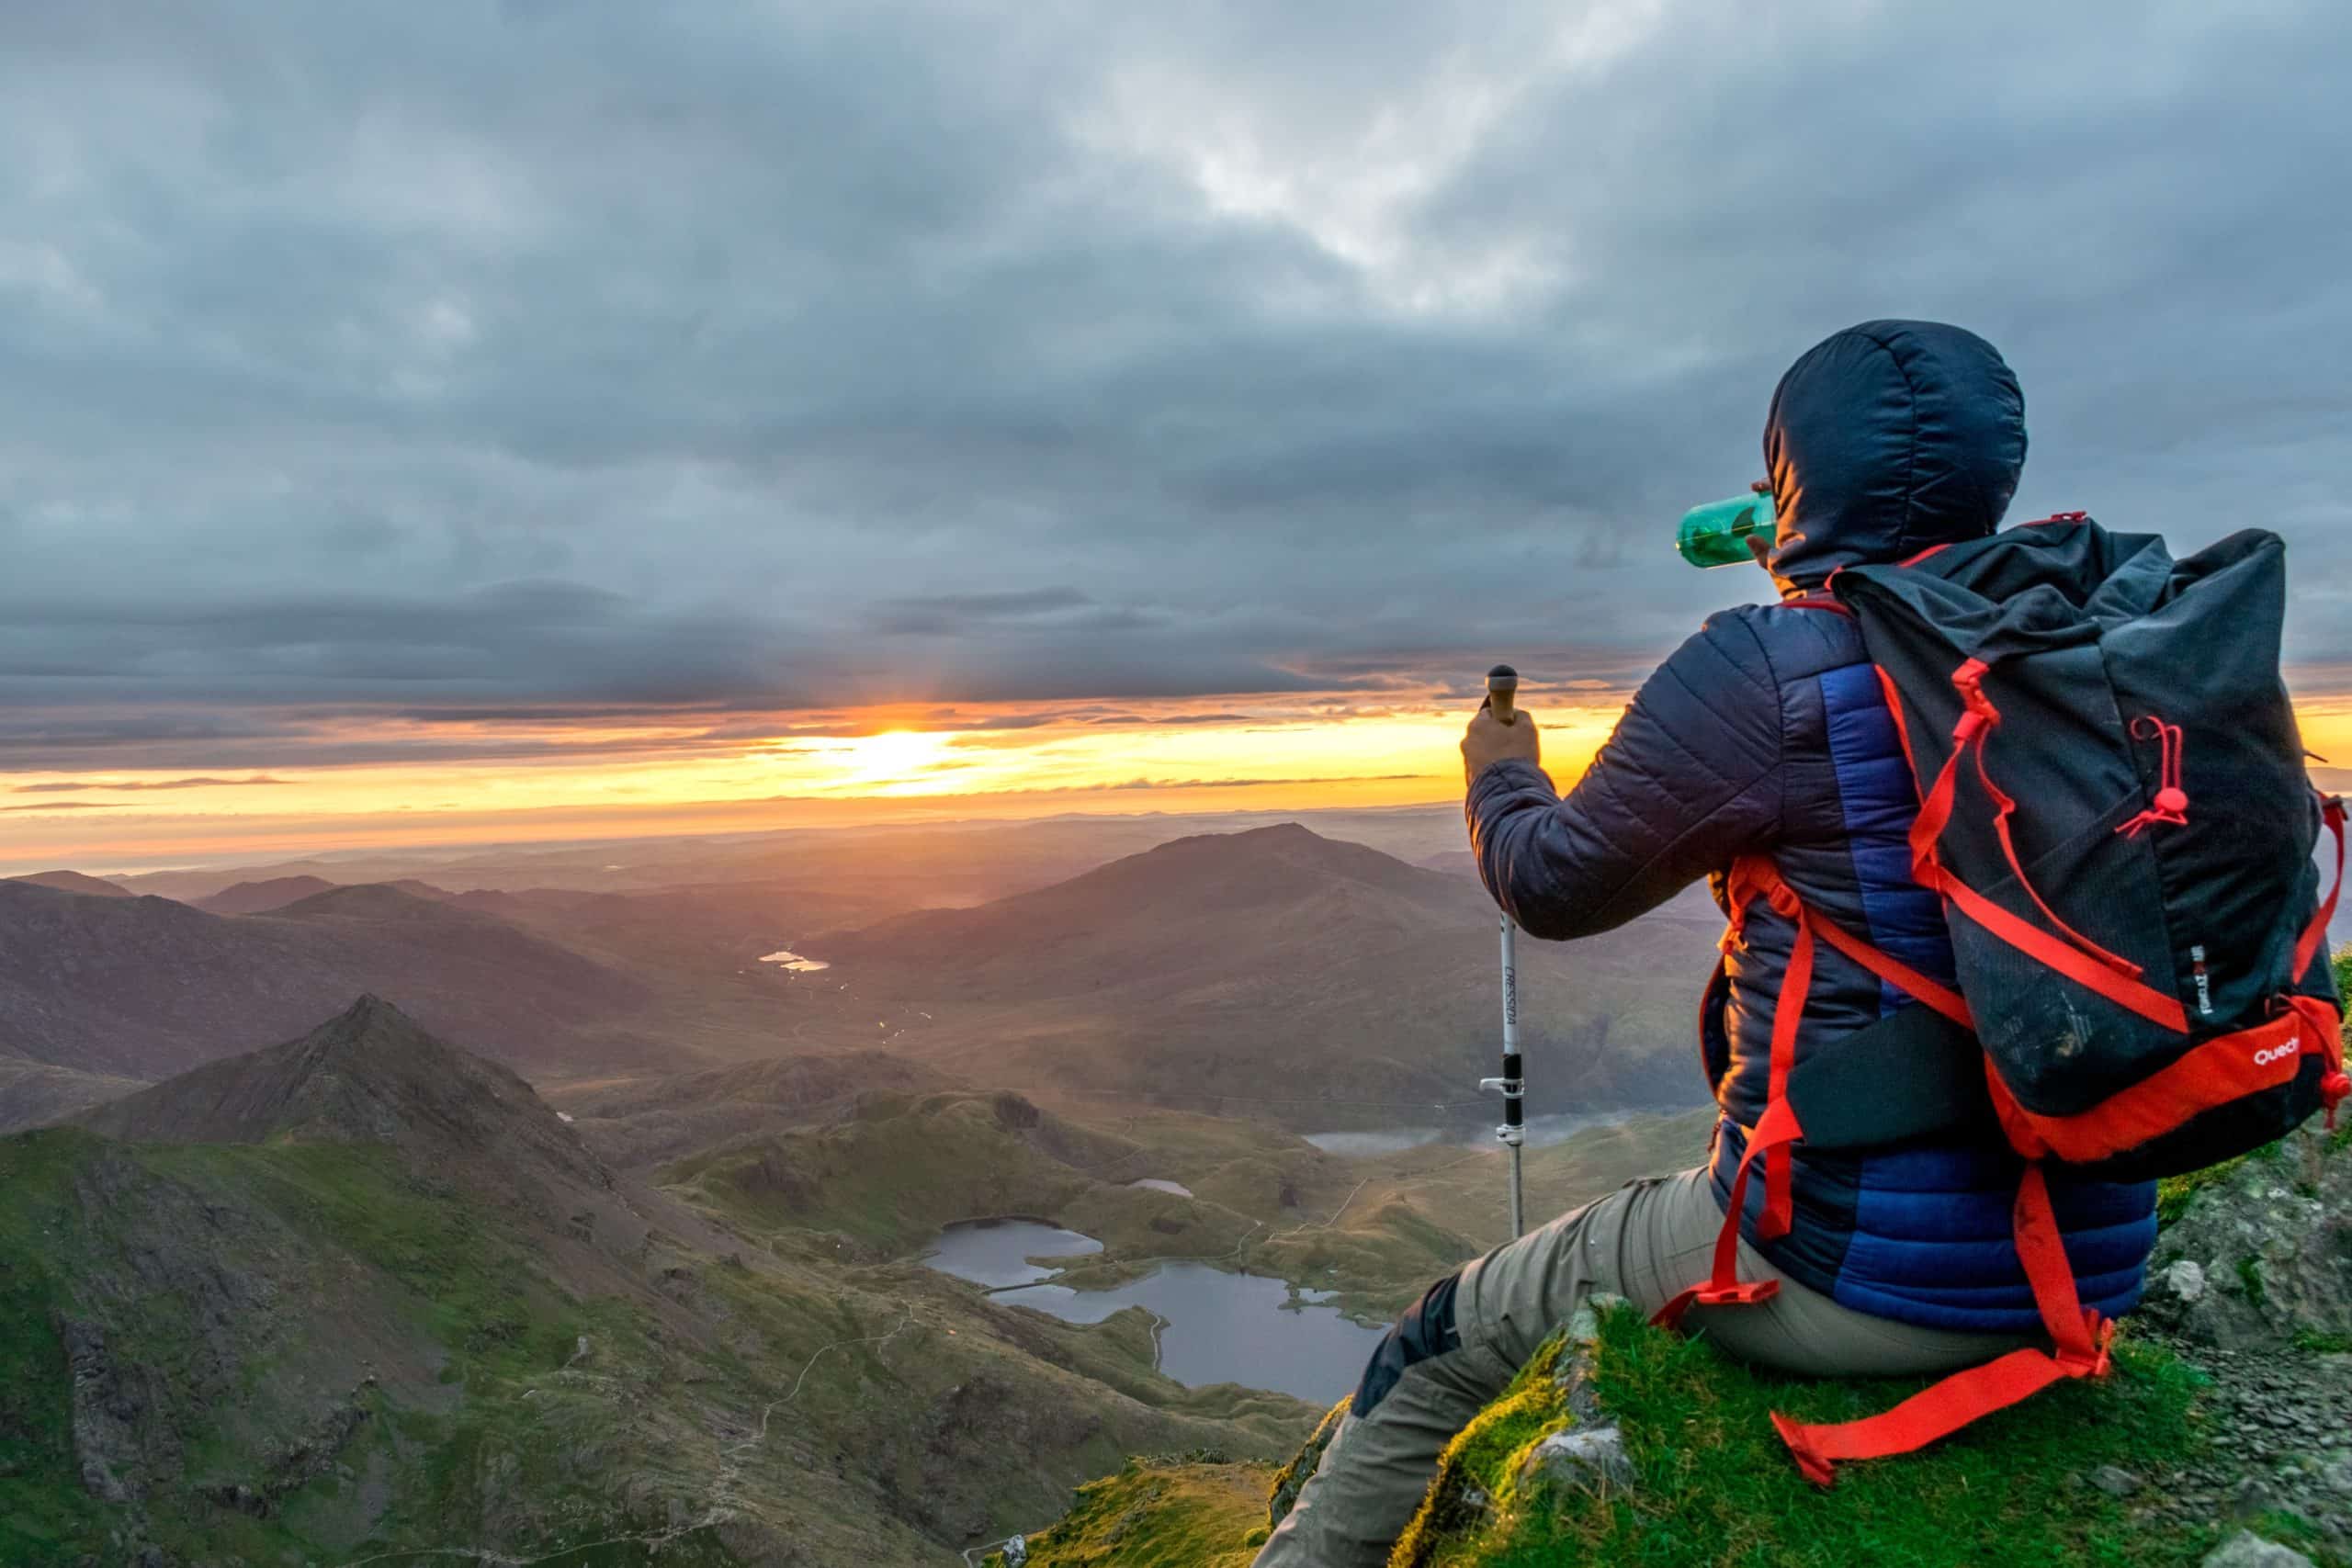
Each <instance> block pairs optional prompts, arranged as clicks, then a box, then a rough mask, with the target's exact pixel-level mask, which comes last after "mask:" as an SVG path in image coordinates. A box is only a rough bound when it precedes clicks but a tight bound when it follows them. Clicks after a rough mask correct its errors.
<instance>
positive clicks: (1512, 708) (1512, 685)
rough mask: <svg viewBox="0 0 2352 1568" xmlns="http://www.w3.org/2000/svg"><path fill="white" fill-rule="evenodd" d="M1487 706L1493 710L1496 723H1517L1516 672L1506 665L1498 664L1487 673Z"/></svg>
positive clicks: (1517, 696)
mask: <svg viewBox="0 0 2352 1568" xmlns="http://www.w3.org/2000/svg"><path fill="white" fill-rule="evenodd" d="M1487 707H1488V708H1490V709H1492V710H1493V712H1494V716H1495V719H1496V722H1498V723H1500V724H1515V723H1517V722H1518V721H1519V671H1516V670H1514V669H1512V668H1511V667H1510V665H1508V664H1498V665H1496V666H1495V667H1494V668H1493V669H1492V670H1489V671H1487Z"/></svg>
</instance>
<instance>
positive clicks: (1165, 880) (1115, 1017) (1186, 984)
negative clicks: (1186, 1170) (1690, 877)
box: [800, 824, 1720, 1127]
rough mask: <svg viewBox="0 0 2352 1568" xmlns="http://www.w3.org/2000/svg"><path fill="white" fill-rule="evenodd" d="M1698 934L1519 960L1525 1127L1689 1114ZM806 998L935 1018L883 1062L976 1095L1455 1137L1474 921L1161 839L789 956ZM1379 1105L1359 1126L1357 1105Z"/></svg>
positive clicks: (1369, 867)
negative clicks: (1450, 1131)
mask: <svg viewBox="0 0 2352 1568" xmlns="http://www.w3.org/2000/svg"><path fill="white" fill-rule="evenodd" d="M1719 929H1720V921H1719V920H1717V919H1710V918H1708V917H1706V916H1700V915H1696V914H1694V913H1690V912H1686V910H1685V909H1684V908H1679V907H1678V908H1674V909H1671V910H1669V911H1662V912H1660V913H1659V914H1657V915H1653V916H1651V917H1647V918H1645V919H1642V920H1638V921H1635V922H1634V924H1632V925H1630V926H1628V927H1626V928H1623V930H1620V931H1614V932H1611V933H1609V934H1607V935H1604V936H1601V937H1599V938H1595V939H1592V940H1589V941H1587V942H1577V943H1574V944H1569V945H1566V946H1555V945H1551V944H1544V943H1537V942H1522V943H1521V998H1522V1000H1521V1028H1522V1032H1523V1034H1524V1038H1525V1044H1526V1048H1527V1050H1528V1052H1529V1053H1530V1057H1531V1063H1532V1077H1531V1084H1532V1089H1531V1092H1532V1095H1533V1096H1534V1101H1535V1103H1534V1107H1533V1109H1535V1110H1536V1111H1544V1110H1560V1111H1566V1110H1586V1109H1591V1108H1594V1107H1597V1106H1607V1105H1623V1104H1660V1105H1664V1104H1676V1103H1690V1102H1692V1101H1695V1100H1698V1099H1700V1098H1702V1095H1703V1089H1702V1086H1700V1085H1699V1084H1698V1082H1697V1078H1696V1074H1695V1072H1694V1071H1693V1069H1692V1056H1693V1049H1692V1046H1691V1009H1692V1007H1693V1005H1695V1001H1696V998H1697V995H1698V990H1699V987H1700V986H1701V984H1702V981H1703V980H1704V978H1705V976H1706V972H1707V969H1708V967H1709V965H1710V964H1711V963H1712V962H1713V940H1714V937H1715V934H1716V931H1718V930H1719ZM800 951H803V952H805V953H808V954H809V956H811V957H814V958H819V959H822V960H825V961H827V962H829V963H831V964H832V966H833V967H832V969H831V971H829V972H828V973H827V974H826V976H824V977H825V978H826V979H828V980H838V981H839V982H840V983H842V984H844V985H846V986H848V987H852V988H853V989H854V991H855V992H857V993H860V994H862V995H864V996H865V997H867V998H889V999H891V1000H893V1001H895V1002H900V1003H903V1004H906V1005H908V1006H911V1007H914V1008H918V1009H920V1010H923V1011H926V1012H929V1013H931V1014H932V1015H933V1020H934V1021H935V1023H934V1025H933V1026H931V1027H917V1026H911V1025H910V1026H908V1027H907V1028H906V1029H905V1030H904V1032H899V1033H894V1034H893V1035H892V1036H891V1048H892V1049H894V1050H898V1051H902V1052H906V1053H908V1054H910V1055H924V1056H926V1057H927V1058H928V1059H931V1060H933V1061H935V1062H937V1063H938V1064H940V1065H941V1066H945V1067H947V1068H948V1069H949V1070H951V1071H954V1072H956V1073H958V1074H959V1075H961V1076H963V1077H967V1078H970V1079H973V1080H974V1081H978V1082H993V1083H1012V1084H1017V1085H1022V1086H1030V1085H1036V1086H1040V1088H1041V1091H1049V1090H1050V1089H1060V1090H1062V1091H1069V1090H1070V1089H1099V1090H1102V1091H1104V1092H1106V1093H1107V1092H1129V1093H1134V1094H1137V1095H1145V1096H1163V1097H1172V1098H1184V1099H1189V1100H1197V1101H1200V1102H1202V1103H1204V1104H1205V1103H1209V1102H1210V1099H1211V1097H1216V1099H1215V1100H1214V1103H1216V1104H1217V1105H1221V1106H1223V1107H1224V1108H1226V1109H1227V1110H1228V1111H1234V1112H1236V1113H1239V1112H1242V1111H1263V1112H1265V1113H1266V1114H1269V1115H1272V1116H1275V1117H1278V1118H1280V1119H1282V1120H1283V1121H1285V1122H1289V1123H1290V1124H1292V1125H1294V1126H1308V1127H1339V1126H1349V1125H1373V1124H1379V1123H1381V1122H1384V1121H1385V1122H1390V1123H1394V1122H1409V1121H1413V1120H1415V1119H1416V1116H1415V1112H1416V1111H1419V1118H1418V1119H1419V1120H1421V1121H1428V1120H1429V1119H1430V1116H1431V1115H1432V1114H1436V1113H1437V1112H1435V1111H1433V1110H1432V1108H1436V1107H1450V1108H1451V1110H1450V1111H1447V1112H1445V1114H1449V1115H1453V1116H1455V1117H1456V1118H1457V1119H1459V1118H1461V1117H1470V1118H1475V1116H1476V1114H1477V1112H1476V1111H1475V1109H1474V1108H1472V1107H1471V1106H1470V1105H1468V1104H1466V1103H1464V1102H1468V1101H1471V1100H1473V1099H1474V1096H1475V1086H1476V1080H1477V1078H1478V1077H1480V1076H1482V1075H1484V1074H1486V1073H1490V1072H1492V1071H1493V1070H1494V1068H1493V1065H1492V1060H1493V1056H1494V1053H1495V1050H1496V1046H1495V1040H1496V1035H1497V1032H1498V1021H1497V1014H1498V1000H1497V978H1496V948H1495V912H1494V907H1493V905H1492V904H1491V903H1490V902H1489V901H1488V900H1487V897H1486V894H1485V892H1484V891H1483V890H1482V889H1481V888H1480V887H1479V886H1478V884H1477V883H1476V881H1475V880H1473V879H1471V878H1468V877H1464V876H1461V875H1456V874H1445V873H1441V872H1435V871H1430V870H1426V869H1423V868H1421V867H1418V866H1412V865H1408V864H1406V863H1403V862H1401V861H1398V860H1396V859H1393V858H1391V857H1390V856H1387V855H1385V854H1382V853H1380V852H1376V851H1374V850H1370V849H1367V848H1365V847H1363V845H1360V844H1350V843H1342V842H1339V841H1336V840H1329V839H1325V838H1322V837H1320V836H1319V835H1317V834H1315V833H1313V832H1310V831H1309V830H1307V829H1305V828H1303V827H1299V826H1297V825H1296V824H1286V825H1281V826H1276V827H1271V828H1263V829H1254V830H1252V831H1250V832H1246V833H1237V834H1226V835H1203V836H1197V837H1193V838H1188V839H1182V840H1175V841H1173V842H1170V843H1167V844H1163V845H1160V846H1159V847H1157V848H1155V849H1152V850H1149V851H1147V852H1144V853H1142V854H1138V855H1131V856H1129V857H1127V858H1125V859H1124V860H1120V861H1116V862H1114V863H1111V864H1109V865H1105V866H1103V867H1100V868H1098V869H1096V870H1094V871H1091V872H1088V873H1086V874H1083V875H1080V876H1078V877H1075V878H1072V879H1071V880H1069V881H1068V882H1064V883H1060V884H1057V885H1056V886H1052V887H1047V888H1043V889H1040V890H1038V891H1035V892H1032V893H1025V894H1020V895H1017V896H1015V897H1010V898H1005V899H1001V900H998V901H997V902H994V903H991V904H987V905H983V906H980V907H978V908H969V909H936V910H928V911H924V912H922V913H917V914H910V915H904V916H899V917H897V918H895V919H888V920H885V921H883V922H881V923H879V924H877V925H874V926H871V927H867V928H865V929H863V930H859V931H842V932H835V933H832V934H831V935H827V936H822V937H812V938H810V939H809V942H807V943H806V944H804V946H803V947H802V948H801V949H800ZM1374 1101H1376V1102H1380V1103H1378V1104H1365V1103H1363V1102H1374Z"/></svg>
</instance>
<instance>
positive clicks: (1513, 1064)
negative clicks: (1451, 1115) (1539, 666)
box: [1478, 664, 1527, 1240]
mask: <svg viewBox="0 0 2352 1568" xmlns="http://www.w3.org/2000/svg"><path fill="white" fill-rule="evenodd" d="M1518 703H1519V671H1516V670H1514V669H1512V668H1511V667H1510V665H1508V664H1498V665H1496V666H1495V667H1494V668H1493V669H1492V670H1489V671H1487V707H1488V708H1489V709H1491V710H1492V711H1493V713H1494V716H1495V718H1496V720H1497V722H1498V723H1502V724H1515V723H1517V722H1518V720H1519V708H1518ZM1502 933H1503V935H1502V959H1503V1076H1502V1077H1498V1078H1480V1079H1479V1080H1478V1088H1479V1089H1480V1091H1481V1092H1483V1091H1485V1090H1487V1089H1499V1090H1501V1091H1502V1097H1503V1124H1502V1125H1501V1126H1499V1127H1498V1128H1496V1129H1495V1136H1496V1137H1497V1138H1498V1139H1500V1140H1501V1142H1502V1145H1503V1147H1505V1148H1507V1149H1509V1150H1510V1234H1511V1236H1512V1238H1513V1239H1514V1240H1516V1239H1517V1238H1518V1237H1520V1236H1521V1235H1525V1234H1526V1232H1527V1225H1526V1219H1525V1214H1524V1212H1523V1211H1524V1209H1525V1202H1524V1200H1523V1196H1522V1193H1521V1186H1520V1170H1519V1151H1520V1148H1521V1145H1523V1144H1524V1143H1525V1142H1526V1140H1527V1132H1526V1117H1525V1092H1526V1083H1525V1080H1524V1079H1522V1078H1521V1075H1520V1059H1519V942H1518V937H1519V931H1518V928H1517V927H1515V926H1513V925H1512V924H1511V922H1510V916H1509V915H1505V916H1503V917H1502Z"/></svg>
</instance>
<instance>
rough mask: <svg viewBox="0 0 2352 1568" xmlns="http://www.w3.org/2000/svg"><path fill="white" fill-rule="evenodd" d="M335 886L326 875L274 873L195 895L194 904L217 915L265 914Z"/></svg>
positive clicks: (332, 889) (332, 888)
mask: <svg viewBox="0 0 2352 1568" xmlns="http://www.w3.org/2000/svg"><path fill="white" fill-rule="evenodd" d="M335 886H336V885H335V884H334V883H332V882H329V881H328V880H327V879H326V878H325V877H323V876H271V877H265V878H263V879H261V880H259V881H255V882H238V883H232V885H230V886H227V887H223V888H222V889H220V892H218V893H213V894H209V895H208V896H206V897H202V898H198V899H196V900H195V904H196V907H197V908H199V909H204V910H209V912H211V913H212V914H215V915H264V914H269V913H272V912H274V911H276V910H278V909H282V908H286V907H287V906H288V904H293V903H297V902H300V900H302V899H305V898H309V897H312V896H314V895H316V894H321V893H332V892H334V889H335Z"/></svg>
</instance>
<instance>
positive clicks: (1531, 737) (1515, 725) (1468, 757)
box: [1462, 708, 1544, 784]
mask: <svg viewBox="0 0 2352 1568" xmlns="http://www.w3.org/2000/svg"><path fill="white" fill-rule="evenodd" d="M1513 759H1516V760H1517V761H1522V762H1533V763H1534V764H1536V765H1537V766H1538V767H1541V766H1543V763H1544V745H1543V742H1542V741H1540V740H1538V739H1536V738H1535V720H1534V717H1533V716H1532V715H1530V714H1529V713H1528V711H1527V710H1526V709H1525V708H1519V709H1515V710H1514V711H1513V712H1512V714H1511V722H1510V723H1509V724H1505V723H1503V722H1502V721H1501V720H1500V719H1498V718H1497V717H1496V716H1495V715H1494V710H1493V709H1491V708H1480V709H1479V710H1478V711H1477V712H1476V714H1475V715H1473V716H1471V719H1470V728H1469V731H1468V733H1466V734H1465V735H1464V736H1463V737H1462V779H1463V782H1464V784H1474V783H1476V781H1477V777H1478V775H1479V774H1480V773H1485V772H1486V771H1487V768H1488V767H1489V766H1491V765H1492V764H1494V763H1496V762H1501V761H1510V760H1513Z"/></svg>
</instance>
